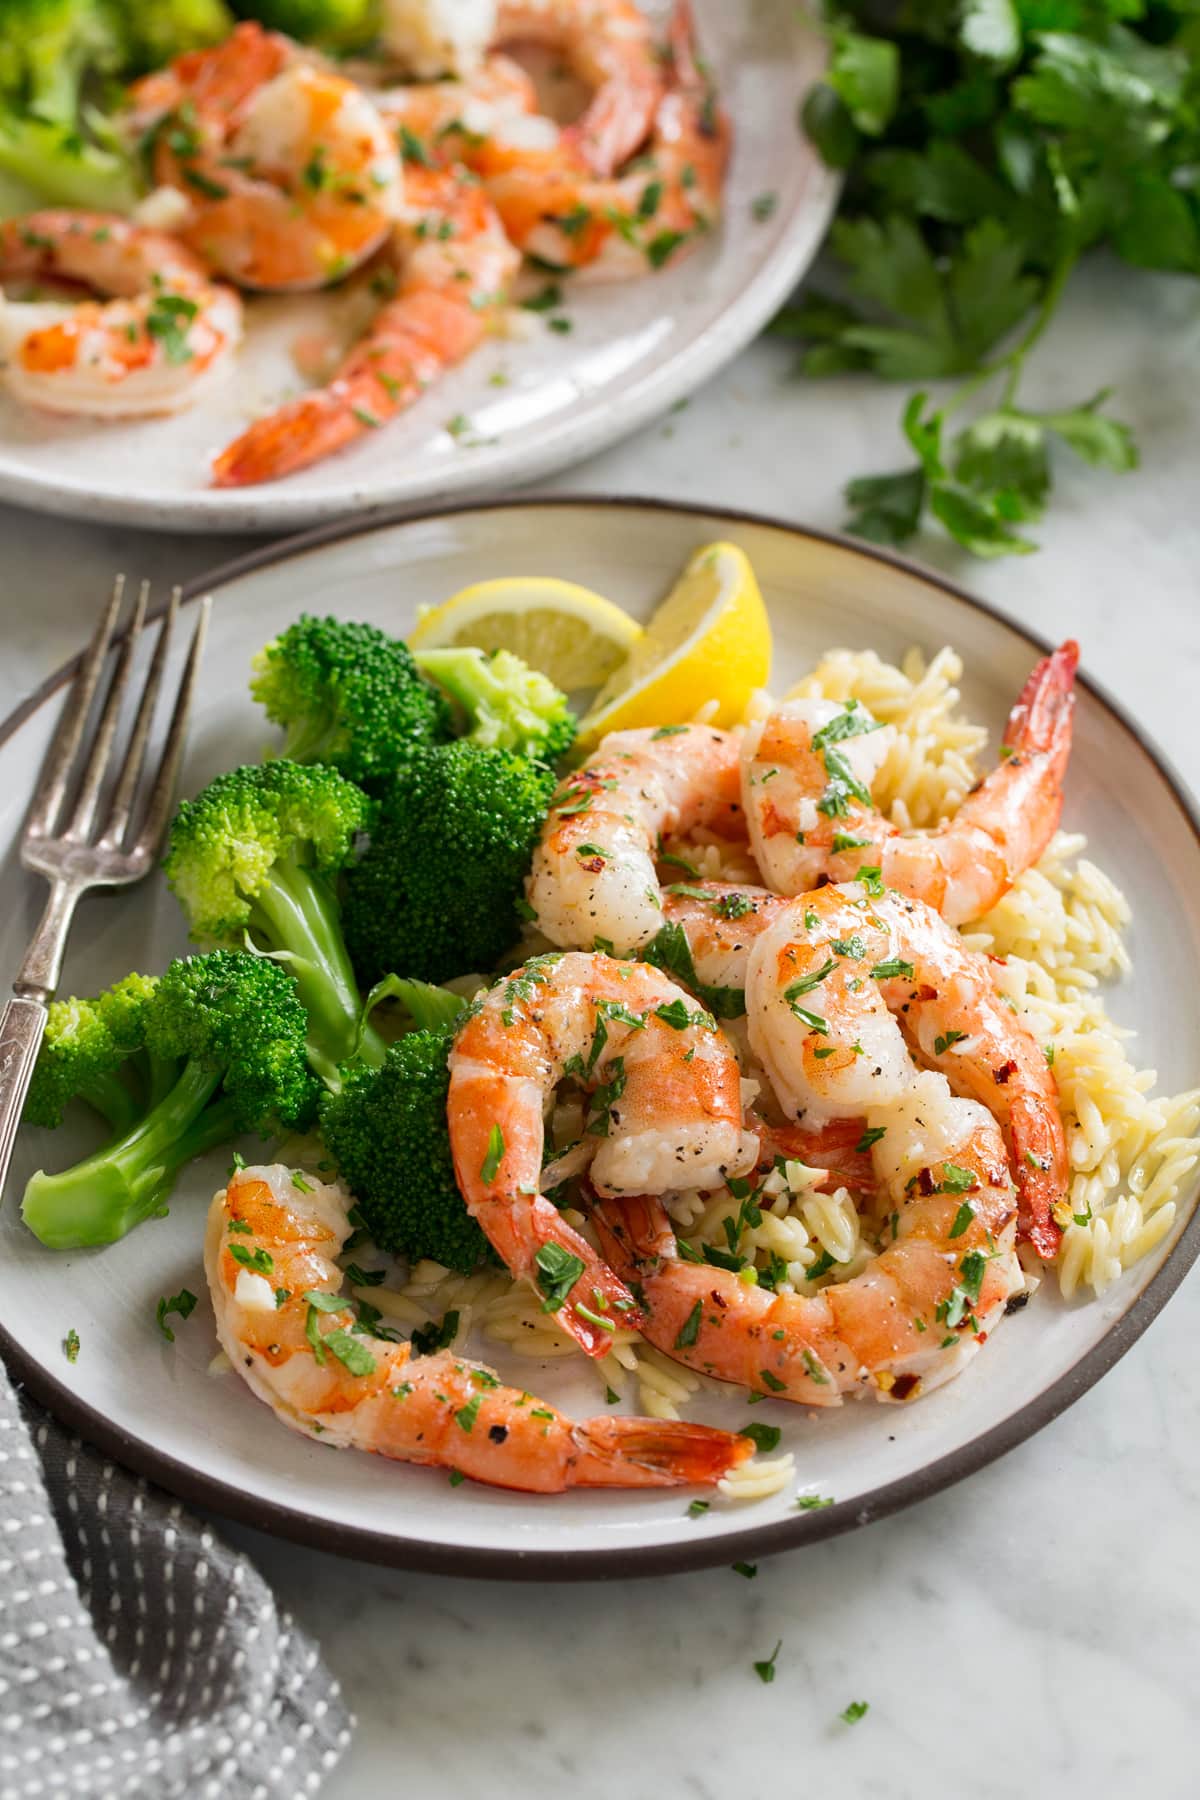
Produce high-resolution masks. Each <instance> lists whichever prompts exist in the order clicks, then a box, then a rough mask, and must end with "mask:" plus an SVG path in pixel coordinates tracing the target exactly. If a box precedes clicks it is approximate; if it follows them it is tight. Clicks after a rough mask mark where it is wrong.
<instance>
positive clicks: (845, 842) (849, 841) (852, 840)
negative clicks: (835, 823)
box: [833, 831, 871, 851]
mask: <svg viewBox="0 0 1200 1800" xmlns="http://www.w3.org/2000/svg"><path fill="white" fill-rule="evenodd" d="M870 842H871V840H870V838H869V837H865V838H863V837H851V835H850V833H849V832H848V831H835V832H834V834H833V848H834V850H835V851H838V850H865V849H866V848H867V845H868V844H869V843H870Z"/></svg>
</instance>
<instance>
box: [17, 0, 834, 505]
mask: <svg viewBox="0 0 1200 1800" xmlns="http://www.w3.org/2000/svg"><path fill="white" fill-rule="evenodd" d="M647 11H649V12H652V13H657V12H661V11H662V7H661V6H660V5H647ZM695 12H696V18H697V26H698V31H699V37H700V42H701V45H702V46H703V48H704V50H705V52H706V54H707V55H708V56H709V58H710V59H711V61H712V63H713V66H714V68H715V71H716V74H717V79H718V82H719V84H720V89H721V97H722V101H723V103H724V105H725V106H726V107H727V108H728V110H729V113H730V117H731V118H732V120H733V126H734V153H733V160H732V164H731V167H730V174H729V179H728V183H727V188H726V200H725V215H724V218H723V221H722V223H721V226H720V228H719V230H718V231H717V232H716V233H714V235H713V237H712V239H711V240H710V241H709V242H707V243H705V244H704V245H703V246H702V247H701V248H700V249H698V250H697V251H696V252H695V254H694V255H692V256H690V257H688V258H686V259H685V260H684V261H683V262H681V263H679V265H678V266H677V267H674V268H668V269H665V270H663V271H662V272H661V273H660V274H656V275H655V274H649V275H647V276H646V277H645V278H644V279H642V280H640V281H631V282H626V283H622V284H621V285H620V286H619V287H613V286H595V287H587V286H584V285H575V286H570V287H569V288H568V292H567V296H566V298H567V305H566V312H567V314H568V316H569V318H570V320H571V326H572V329H571V331H570V332H569V333H565V334H561V335H560V334H556V333H554V332H551V331H549V330H547V329H546V326H545V321H544V320H543V319H541V318H540V317H539V318H538V320H537V325H536V329H535V331H534V335H533V336H532V337H531V338H530V339H529V340H528V341H511V342H506V341H504V340H499V339H498V340H496V341H494V342H492V343H490V344H488V345H485V346H484V347H483V348H482V349H481V350H480V351H478V352H477V353H476V354H475V355H474V356H473V357H471V358H470V359H469V360H468V362H467V363H465V364H464V365H463V366H462V367H461V368H459V369H457V370H454V371H453V372H451V373H450V374H449V375H448V376H447V377H446V379H445V380H443V381H440V382H437V383H435V384H434V386H433V387H432V388H431V389H430V391H429V392H428V393H427V394H426V395H425V396H424V397H423V398H422V399H421V400H420V401H419V402H418V404H417V405H416V406H414V407H413V408H412V409H411V410H410V411H409V412H408V413H406V414H405V415H404V416H403V417H402V418H399V419H396V420H394V421H393V422H392V423H391V424H390V425H389V426H388V427H387V428H386V429H385V430H383V431H380V432H379V433H378V434H369V435H368V436H367V437H365V438H363V439H362V440H361V441H360V442H359V443H357V444H356V445H354V446H353V447H351V448H350V449H348V450H346V451H344V452H342V453H341V454H340V455H338V456H336V457H332V458H330V459H329V461H327V462H323V463H318V464H316V465H315V466H314V467H312V468H310V469H306V470H302V471H301V472H300V473H298V474H296V475H293V476H291V477H289V478H288V479H287V480H286V481H282V482H279V483H277V484H274V485H271V486H267V487H258V488H245V489H220V490H219V489H214V488H210V487H209V486H208V485H207V483H208V469H209V464H210V462H211V459H212V456H213V454H214V453H215V452H216V451H218V450H220V449H221V448H222V447H223V446H224V445H225V444H226V443H228V442H229V441H230V440H231V439H232V438H234V437H236V436H237V435H238V433H239V432H240V431H241V430H243V429H244V427H245V426H246V424H247V423H248V422H249V420H250V419H251V418H252V417H253V416H255V414H257V413H259V412H262V411H265V410H267V409H268V408H269V406H270V405H272V404H274V403H276V402H277V401H278V400H279V399H280V398H282V397H283V396H284V395H286V394H290V393H294V392H295V391H296V390H297V388H298V386H299V385H300V384H299V381H298V377H297V373H296V368H295V365H294V363H293V361H292V348H293V346H294V345H295V344H296V343H297V341H299V340H302V339H303V338H304V337H305V335H311V334H312V333H314V332H317V333H327V332H328V331H329V329H330V321H331V319H332V320H334V321H335V322H336V321H337V320H338V318H339V316H343V315H344V312H345V300H344V298H342V297H339V296H338V295H337V294H334V295H332V296H310V297H307V298H300V297H295V296H293V297H290V298H288V299H286V300H265V299H262V298H259V299H256V300H254V301H252V302H251V304H250V305H249V307H248V309H247V322H248V332H247V340H246V343H245V345H244V347H243V349H242V351H241V354H240V357H239V361H238V365H237V368H236V369H235V371H234V373H233V375H232V376H231V378H230V379H229V380H228V381H227V382H226V383H225V384H224V385H223V386H222V387H220V388H218V389H215V390H214V391H213V392H212V393H211V394H210V395H209V396H208V397H207V398H206V399H205V400H203V401H202V402H201V403H200V404H199V405H198V406H197V407H196V408H195V409H194V410H193V411H191V412H188V413H184V414H182V415H181V416H180V417H178V418H174V419H149V420H140V421H139V420H132V421H123V422H115V421H114V422H100V421H96V420H87V419H56V418H53V417H51V416H50V415H47V414H39V413H35V412H32V411H29V410H27V409H22V408H19V407H17V406H16V405H15V404H14V403H13V402H12V401H11V400H9V399H7V398H6V397H5V396H4V395H3V393H2V391H0V499H5V500H13V501H16V502H18V503H19V504H21V505H23V506H31V507H36V508H38V509H40V510H42V511H45V512H54V513H66V514H69V515H71V516H74V517H77V518H87V519H103V520H114V521H123V522H125V523H128V524H135V525H145V526H151V527H154V528H156V529H160V530H166V529H171V530H179V531H211V532H219V531H223V532H228V531H243V530H244V531H283V530H289V529H296V528H298V527H300V526H304V525H312V524H315V523H317V522H318V521H320V520H323V519H331V518H338V517H342V516H344V515H346V514H350V513H353V514H355V515H356V516H359V517H361V516H363V515H364V514H369V513H371V512H374V511H378V510H379V509H381V508H383V507H385V506H393V505H395V504H398V503H405V504H408V503H412V502H417V501H421V500H431V499H437V500H442V499H448V498H451V497H453V496H455V495H464V494H480V493H484V492H487V491H492V490H495V489H497V488H501V487H512V486H514V485H516V484H518V483H520V482H525V481H531V480H533V479H535V478H536V477H537V476H540V475H544V474H547V473H549V472H550V471H551V470H555V469H561V468H563V467H564V466H565V465H567V464H569V463H571V462H573V461H576V460H578V459H579V458H580V457H584V456H589V455H591V454H592V453H593V452H595V451H598V450H600V449H603V448H604V447H605V445H607V444H610V443H612V442H614V441H615V440H616V439H617V438H620V437H624V436H626V435H628V433H630V432H632V431H635V430H636V429H637V428H638V427H639V426H640V425H643V424H645V423H646V422H647V421H648V420H650V419H652V418H654V417H656V416H657V415H658V414H660V413H662V412H664V411H665V410H666V409H667V408H668V407H669V406H671V405H673V404H674V402H675V401H677V400H680V399H682V398H683V397H684V396H685V395H687V394H690V393H691V392H693V391H694V389H696V388H697V387H699V386H700V384H701V383H702V382H704V381H706V380H707V379H708V378H709V376H711V375H713V374H714V373H715V372H716V370H717V369H719V368H720V367H722V365H723V364H725V363H726V362H728V361H729V360H730V359H731V358H732V357H734V356H735V355H736V354H737V353H738V351H739V350H741V349H742V348H743V347H744V346H745V345H746V344H747V343H749V341H750V340H751V338H753V337H754V336H755V335H756V333H757V332H758V331H760V330H761V329H762V327H763V325H764V324H765V323H766V321H767V320H768V319H769V318H770V317H771V315H772V313H773V312H774V311H775V310H776V308H777V307H778V306H779V305H780V304H781V303H782V302H783V300H785V299H786V298H787V296H788V294H789V293H790V292H791V290H792V288H793V287H794V286H795V284H796V282H797V281H798V280H799V278H800V276H801V275H802V274H803V273H804V271H805V269H806V268H807V267H808V265H809V263H810V262H811V261H812V259H813V257H814V256H815V255H816V252H817V249H818V247H819V245H820V242H821V239H822V238H823V236H824V234H825V229H826V226H827V224H828V222H829V217H830V214H831V212H832V209H833V203H834V199H835V197H836V193H837V185H838V184H837V180H836V178H835V177H834V176H833V175H831V173H830V172H829V171H828V170H827V169H826V168H825V167H824V165H823V164H822V162H821V159H820V157H819V156H818V155H817V153H816V151H815V150H814V148H813V147H812V145H811V144H810V143H809V141H808V139H807V138H806V137H805V135H804V133H803V131H802V130H801V129H800V125H799V111H800V107H801V105H802V103H803V100H804V96H805V95H806V94H807V92H808V91H809V89H810V87H811V86H812V84H813V82H814V81H815V80H816V79H817V77H818V75H819V73H820V70H821V68H822V66H823V60H824V49H823V45H822V42H821V39H820V37H819V35H818V34H817V33H816V32H815V31H814V30H813V28H812V27H811V26H809V25H808V24H806V23H805V21H804V19H803V17H802V16H801V9H800V8H798V7H797V6H795V5H794V4H793V3H792V0H748V3H747V4H743V5H738V6H730V5H728V4H727V3H725V0H696V5H695ZM767 194H769V195H771V196H772V201H773V207H772V210H771V211H770V216H769V217H766V218H763V217H759V216H757V213H756V209H755V206H754V202H755V200H756V199H759V198H760V197H762V196H764V195H767ZM763 210H765V209H764V208H759V209H758V212H762V211H763ZM527 316H528V317H529V318H530V319H531V320H532V319H533V318H534V317H535V315H533V314H529V315H527ZM501 376H502V377H503V385H499V384H498V383H497V382H496V381H494V379H493V378H495V377H501ZM451 420H455V421H460V420H461V421H466V422H467V423H466V426H465V428H463V427H461V426H460V428H459V429H458V430H457V431H456V432H453V433H452V432H450V431H448V430H447V429H446V427H447V424H448V423H449V422H450V421H451Z"/></svg>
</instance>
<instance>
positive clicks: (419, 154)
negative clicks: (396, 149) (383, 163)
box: [399, 125, 433, 169]
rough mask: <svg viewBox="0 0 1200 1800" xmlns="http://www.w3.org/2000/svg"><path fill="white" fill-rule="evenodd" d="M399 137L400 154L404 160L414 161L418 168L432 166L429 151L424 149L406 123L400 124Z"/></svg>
mask: <svg viewBox="0 0 1200 1800" xmlns="http://www.w3.org/2000/svg"><path fill="white" fill-rule="evenodd" d="M399 138H400V154H401V156H402V157H403V158H404V160H405V162H410V163H416V164H417V166H418V168H422V169H431V168H432V167H433V164H432V163H431V162H430V160H429V152H428V151H427V150H426V148H425V146H424V144H423V143H422V142H421V140H420V138H419V137H418V136H417V134H416V132H415V131H412V130H410V129H409V127H408V126H407V125H401V127H400V131H399Z"/></svg>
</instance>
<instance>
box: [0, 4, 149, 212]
mask: <svg viewBox="0 0 1200 1800" xmlns="http://www.w3.org/2000/svg"><path fill="white" fill-rule="evenodd" d="M118 14H119V9H118V8H116V7H115V6H113V5H107V4H105V0H4V4H3V5H0V176H3V177H7V178H9V181H10V182H11V183H12V184H13V185H12V192H11V194H10V196H9V198H10V199H11V200H13V201H15V202H17V204H19V205H20V206H22V207H24V206H25V205H26V204H27V203H30V204H34V203H38V202H42V201H51V202H54V203H56V204H58V205H63V206H78V207H85V208H92V209H110V210H114V211H118V212H127V211H128V210H129V208H130V207H131V206H132V205H133V204H134V202H135V200H136V199H137V197H138V192H139V185H138V182H137V179H136V176H135V173H134V169H133V165H132V161H131V159H130V156H129V154H128V152H127V151H126V150H125V148H124V147H123V146H122V145H121V144H120V143H119V141H118V139H117V137H116V134H115V133H114V132H113V131H112V130H111V128H110V127H108V126H107V125H106V123H105V121H104V119H103V117H102V115H101V113H100V112H99V111H98V109H97V108H95V107H94V106H93V105H92V104H91V93H92V89H93V88H94V87H96V86H97V85H98V84H99V83H100V82H102V81H103V80H104V79H106V78H110V77H111V76H113V75H114V74H115V73H116V72H117V71H118V69H119V68H120V66H121V63H122V61H123V58H124V42H123V37H122V33H121V29H120V25H119V17H118Z"/></svg>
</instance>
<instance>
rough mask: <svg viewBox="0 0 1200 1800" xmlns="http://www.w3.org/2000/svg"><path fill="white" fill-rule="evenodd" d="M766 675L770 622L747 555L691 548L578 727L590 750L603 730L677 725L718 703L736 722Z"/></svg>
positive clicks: (727, 720)
mask: <svg viewBox="0 0 1200 1800" xmlns="http://www.w3.org/2000/svg"><path fill="white" fill-rule="evenodd" d="M770 674H771V626H770V622H769V621H768V619H767V609H766V606H765V605H764V604H763V597H762V595H761V593H760V592H759V588H758V582H757V581H756V580H755V578H754V570H753V569H752V568H751V567H750V562H749V558H748V557H747V556H746V554H745V552H744V551H742V550H739V549H738V547H737V545H736V544H706V545H705V546H704V548H703V549H701V550H697V551H696V553H695V555H694V556H693V557H692V558H691V559H690V561H689V562H688V565H687V567H686V568H685V569H684V571H683V574H682V575H681V576H680V577H679V580H678V581H677V582H676V583H675V586H674V587H673V588H672V589H671V592H670V593H669V594H668V595H667V598H666V599H665V600H664V601H663V603H662V605H661V606H660V607H659V609H658V611H657V612H656V613H655V615H654V617H653V618H652V619H651V621H650V623H649V625H647V627H646V631H645V634H644V636H643V637H642V639H641V641H640V642H639V643H637V644H635V646H634V648H633V650H632V651H631V653H630V655H629V657H628V659H627V661H626V662H625V663H624V664H623V665H622V667H621V668H619V669H618V670H617V671H616V673H615V674H614V675H613V676H612V677H611V679H610V680H609V681H608V682H607V684H606V685H605V686H604V687H603V688H602V689H601V691H600V692H599V693H598V694H597V696H596V700H595V704H594V705H593V706H592V709H591V711H590V712H589V713H587V714H586V715H585V717H584V718H583V719H582V720H581V721H580V725H579V743H580V744H581V745H582V746H583V747H584V748H588V747H589V746H591V745H592V744H594V743H595V742H596V741H597V739H598V738H601V737H603V736H604V735H605V733H606V732H609V731H625V730H628V729H629V728H630V727H633V726H645V725H677V724H684V723H686V722H687V721H688V720H689V719H693V718H695V716H696V714H697V713H698V712H699V711H700V709H701V707H703V706H705V705H707V703H708V702H709V701H710V700H715V701H716V702H717V709H716V712H715V713H714V714H713V716H712V719H711V723H712V724H714V725H723V726H730V725H736V724H737V723H738V721H739V720H740V719H741V717H742V714H743V713H744V711H745V709H746V703H747V701H748V700H749V698H750V696H751V694H752V693H753V692H754V690H755V689H756V688H760V687H765V686H766V684H767V681H768V680H769V679H770Z"/></svg>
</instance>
